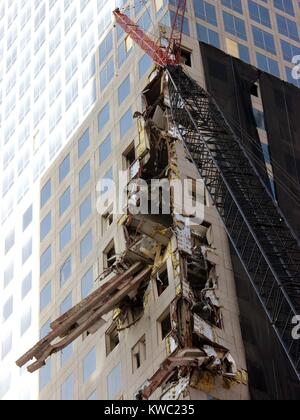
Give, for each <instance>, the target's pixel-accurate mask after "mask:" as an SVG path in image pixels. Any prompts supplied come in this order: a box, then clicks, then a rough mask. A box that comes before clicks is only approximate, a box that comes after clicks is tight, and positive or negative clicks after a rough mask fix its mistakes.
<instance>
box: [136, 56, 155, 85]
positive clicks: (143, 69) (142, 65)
mask: <svg viewBox="0 0 300 420" xmlns="http://www.w3.org/2000/svg"><path fill="white" fill-rule="evenodd" d="M152 65H153V61H152V60H151V58H150V57H149V55H148V54H144V55H143V57H142V58H141V59H140V61H139V78H140V79H142V78H143V77H145V76H146V74H147V73H148V71H149V69H150V68H151V66H152Z"/></svg>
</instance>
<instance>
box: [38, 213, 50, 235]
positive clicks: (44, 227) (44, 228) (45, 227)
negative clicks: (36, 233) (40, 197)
mask: <svg viewBox="0 0 300 420" xmlns="http://www.w3.org/2000/svg"><path fill="white" fill-rule="evenodd" d="M51 220H52V218H51V211H50V212H49V213H48V214H47V216H45V217H44V219H43V220H42V222H41V226H40V240H41V241H43V240H44V239H45V238H46V236H47V235H48V233H49V232H50V230H51Z"/></svg>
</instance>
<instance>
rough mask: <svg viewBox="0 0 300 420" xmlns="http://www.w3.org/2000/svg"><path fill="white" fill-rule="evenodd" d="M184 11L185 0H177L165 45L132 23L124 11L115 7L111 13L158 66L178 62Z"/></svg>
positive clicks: (176, 63)
mask: <svg viewBox="0 0 300 420" xmlns="http://www.w3.org/2000/svg"><path fill="white" fill-rule="evenodd" d="M185 11H186V0H178V4H177V9H176V12H175V16H174V19H173V22H172V28H171V34H170V38H169V43H168V46H167V47H164V46H162V45H160V44H159V43H158V42H156V41H154V40H153V39H151V38H150V37H149V36H148V35H147V34H146V33H145V32H144V31H143V29H141V28H140V27H139V26H138V25H137V24H136V23H134V22H133V21H132V20H131V19H130V17H128V16H127V15H126V14H125V13H122V12H121V11H120V9H116V10H115V11H114V12H113V14H114V16H115V19H116V22H117V23H118V24H119V25H120V27H121V28H122V29H123V30H124V31H125V33H127V35H128V36H130V38H132V39H133V41H135V43H136V44H137V45H139V47H140V48H141V49H142V50H143V51H145V53H147V54H148V55H149V56H150V57H151V58H152V60H153V61H154V62H155V64H157V65H158V66H160V67H166V66H167V65H171V66H172V65H173V66H175V65H178V64H180V58H181V53H180V52H181V43H182V33H183V28H184V17H185Z"/></svg>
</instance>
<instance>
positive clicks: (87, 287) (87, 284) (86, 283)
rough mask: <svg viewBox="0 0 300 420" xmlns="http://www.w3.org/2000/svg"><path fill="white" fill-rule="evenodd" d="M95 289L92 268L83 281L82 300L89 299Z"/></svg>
mask: <svg viewBox="0 0 300 420" xmlns="http://www.w3.org/2000/svg"><path fill="white" fill-rule="evenodd" d="M93 288H94V274H93V268H90V269H89V271H88V272H87V273H85V275H84V276H83V277H82V279H81V298H82V299H85V298H86V297H88V296H89V295H90V294H91V292H92V290H93Z"/></svg>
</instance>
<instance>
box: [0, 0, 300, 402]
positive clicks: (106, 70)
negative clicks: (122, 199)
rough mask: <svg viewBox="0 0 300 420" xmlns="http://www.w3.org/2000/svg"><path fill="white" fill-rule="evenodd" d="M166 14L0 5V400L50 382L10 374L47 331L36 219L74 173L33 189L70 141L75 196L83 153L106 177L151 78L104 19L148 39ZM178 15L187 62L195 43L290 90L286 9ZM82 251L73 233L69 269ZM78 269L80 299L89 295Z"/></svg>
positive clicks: (296, 47)
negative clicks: (130, 24) (122, 15)
mask: <svg viewBox="0 0 300 420" xmlns="http://www.w3.org/2000/svg"><path fill="white" fill-rule="evenodd" d="M174 5H176V0H169V1H167V0H148V1H146V0H145V1H144V0H135V1H134V0H130V1H125V0H123V1H121V0H120V1H115V0H80V1H79V0H64V1H62V0H0V147H1V153H0V158H1V162H0V180H1V189H0V194H1V209H0V211H1V214H0V224H1V235H0V237H1V245H0V260H1V267H0V310H1V319H0V323H1V326H0V345H1V347H0V398H1V399H9V398H11V399H19V398H23V399H29V398H32V399H36V398H38V395H39V391H40V390H43V389H44V388H45V387H47V386H48V385H49V383H50V382H51V381H52V385H51V386H52V387H54V382H53V369H51V366H50V368H49V366H48V367H47V366H46V368H45V369H44V370H43V372H42V374H41V375H40V376H39V375H28V374H27V373H26V372H25V369H22V370H21V371H20V370H19V369H18V368H17V367H16V366H15V365H14V361H15V360H16V359H17V358H18V357H19V356H20V353H22V352H23V349H24V350H25V349H26V348H28V347H30V346H31V345H32V343H33V342H34V341H36V340H37V339H38V338H39V337H40V336H43V335H45V333H46V332H47V331H48V328H49V322H48V321H49V319H46V318H47V316H48V315H49V313H47V314H46V315H45V313H43V311H44V310H45V308H47V307H48V305H49V304H50V305H51V301H52V299H51V298H52V295H53V293H54V292H53V288H52V286H51V281H50V280H51V279H50V278H48V282H46V283H45V284H43V287H42V288H41V290H40V275H43V274H44V273H46V272H47V269H48V268H49V265H50V262H49V261H51V262H53V261H56V259H55V256H54V255H53V251H52V249H51V243H49V241H48V239H47V236H48V235H49V232H51V229H52V228H53V226H54V223H56V222H55V221H54V220H53V218H52V215H51V209H50V208H49V209H48V213H47V214H43V219H42V221H40V214H41V211H42V212H43V211H44V209H45V207H46V206H47V204H48V201H49V198H51V196H52V192H53V190H54V188H56V187H57V185H60V184H62V185H64V181H65V180H66V177H67V176H68V175H69V174H70V173H71V174H72V171H74V167H75V166H76V163H75V162H74V161H73V160H72V158H70V157H69V156H68V155H67V154H65V156H63V159H60V161H59V164H57V165H58V176H57V179H55V180H53V179H52V181H51V180H50V181H49V182H48V181H47V180H43V181H45V182H43V185H42V189H41V188H40V180H41V177H42V176H43V175H44V174H45V172H46V171H47V170H48V169H49V167H50V165H52V163H53V162H54V161H55V162H56V160H55V159H56V158H57V156H61V155H60V152H61V151H62V149H63V148H64V147H65V146H66V145H67V143H68V142H69V140H70V139H76V148H78V150H77V151H76V153H77V154H78V157H77V158H78V159H80V158H81V157H82V160H81V161H80V162H79V163H78V166H80V168H79V169H80V170H79V174H78V184H79V186H78V188H79V190H80V191H81V190H84V188H85V186H86V185H87V183H88V182H89V181H90V177H91V176H93V170H94V166H93V165H92V163H91V162H90V161H89V160H88V161H85V157H84V154H85V152H86V150H88V148H89V147H90V145H91V144H93V145H94V146H95V147H94V148H95V151H96V150H98V148H97V149H96V146H97V142H98V143H99V144H98V146H99V156H98V155H97V159H98V157H99V161H100V162H101V163H102V164H103V172H104V173H103V174H102V175H107V176H108V177H111V176H112V169H111V162H112V159H113V158H112V150H113V147H114V142H118V141H119V140H122V139H125V140H126V138H127V136H128V134H129V133H132V131H130V130H133V129H134V122H133V121H132V114H133V112H134V111H135V110H136V109H138V108H139V92H140V90H141V87H142V86H143V81H145V77H146V76H147V74H148V73H149V71H150V69H151V66H152V63H151V60H150V59H149V58H148V57H147V56H145V55H144V54H143V53H142V52H141V51H140V50H139V49H138V47H137V46H135V45H133V44H132V42H131V40H130V39H128V38H126V36H125V34H124V33H123V31H122V30H120V29H119V28H118V27H115V26H114V23H113V18H112V10H113V9H114V8H115V7H117V6H118V7H124V8H125V10H126V13H129V14H130V16H131V17H132V19H134V20H135V21H136V22H138V23H139V25H140V26H141V27H143V28H144V30H145V31H149V32H150V33H154V34H155V36H156V37H157V36H158V34H159V26H158V24H160V25H161V26H169V25H170V22H171V21H172V17H173V16H174V10H175V9H174ZM187 5H188V11H187V16H186V21H185V25H184V34H185V36H184V47H185V48H186V49H187V50H189V51H191V52H192V53H193V46H194V45H195V43H197V41H203V42H206V43H209V44H212V45H214V46H216V47H218V48H220V49H222V50H224V51H226V52H228V53H229V54H231V55H233V56H235V57H240V58H241V59H242V60H244V61H246V62H248V63H251V64H253V65H255V66H256V67H258V68H260V69H262V70H264V71H267V72H270V73H272V74H274V75H275V76H278V77H280V78H282V79H285V80H287V81H289V82H291V83H293V84H295V85H296V86H298V87H300V78H298V77H297V74H296V72H295V71H294V69H295V65H296V64H297V63H299V62H300V57H298V59H297V56H300V41H299V31H300V8H299V2H298V1H296V0H255V1H254V0H246V1H242V0H216V1H214V0H207V1H203V0H193V1H192V0H188V1H187ZM191 59H192V60H193V54H192V58H191ZM195 60H196V59H195ZM144 84H145V83H144ZM86 121H88V122H89V123H90V124H87V123H86ZM77 141H78V145H77ZM116 150H117V149H116ZM74 153H75V152H74ZM97 153H98V151H97ZM61 157H62V156H61ZM76 179H77V173H76ZM76 185H77V184H76ZM71 197H72V191H70V190H68V188H66V190H65V191H61V199H60V200H59V203H58V206H59V210H58V211H59V215H60V217H61V216H63V215H64V214H65V212H66V211H67V210H68V209H69V206H70V202H71ZM82 198H84V199H83V200H82V202H80V203H79V202H78V203H79V205H80V222H79V223H80V226H82V225H84V223H85V220H86V218H87V217H88V216H87V215H89V213H90V208H91V207H92V206H93V204H92V202H91V199H90V197H89V196H88V195H87V196H86V197H82ZM77 226H78V225H76V224H74V223H72V222H71V221H70V220H66V221H65V224H64V226H61V229H60V238H59V252H60V253H62V254H63V252H64V250H65V249H67V247H68V244H69V243H70V242H72V238H73V237H74V230H75V229H77ZM94 234H95V233H94ZM93 244H95V240H94V241H93V231H90V230H88V231H86V232H84V237H82V238H81V242H80V250H79V257H78V258H79V259H80V258H82V259H85V258H86V255H89V254H90V252H92V251H93ZM40 246H41V248H42V250H43V252H42V255H41V256H40ZM63 256H64V257H65V263H64V264H60V263H58V264H57V266H56V271H59V274H58V273H56V274H55V273H54V274H53V275H58V276H59V281H60V283H61V286H63V285H64V284H65V283H67V281H68V278H69V276H70V272H71V271H72V258H70V255H68V252H66V254H65V255H64V254H63ZM60 258H63V257H60ZM73 258H74V257H73ZM86 268H87V271H86V273H82V279H83V280H82V287H83V289H84V290H83V291H82V293H83V296H85V295H86V294H87V291H90V289H91V288H90V283H91V280H90V278H91V274H90V272H89V270H88V268H89V267H86ZM72 303H75V302H74V298H73V299H72V297H70V295H69V294H68V295H66V296H64V300H62V301H61V302H59V305H61V307H60V309H59V310H57V312H61V313H63V312H64V311H65V310H67V309H68V308H69V307H70V306H71V305H72ZM56 304H57V305H58V303H57V302H56ZM57 305H56V306H57ZM53 310H54V309H53ZM40 317H41V318H42V320H43V322H42V323H41V321H40V319H41V318H40ZM41 325H43V327H42V328H41ZM69 350H70V349H69ZM62 357H63V356H62ZM65 357H66V358H68V354H67V353H65ZM78 363H79V362H78ZM80 363H81V361H80ZM82 363H83V366H84V375H85V376H84V378H83V381H84V383H85V382H87V381H88V379H89V377H90V376H91V375H92V374H93V371H94V370H95V369H96V366H97V355H96V351H95V350H94V348H93V347H92V348H91V350H90V351H89V353H87V354H83V355H82ZM119 371H120V366H119V365H117V368H116V369H115V370H114V371H112V373H111V375H112V376H108V382H107V383H108V385H107V386H108V388H109V389H112V387H113V384H115V382H116V380H115V377H116V378H117V377H119V373H120V372H119ZM114 375H115V377H114ZM109 378H110V379H109ZM61 382H62V383H61V384H60V385H61V397H62V398H64V399H65V398H67V397H72V395H73V391H72V390H73V388H74V382H73V377H72V372H70V374H69V376H68V377H66V378H64V381H61ZM105 386H106V385H105ZM87 394H88V392H87V391H86V395H85V397H86V398H87V397H88V395H87ZM76 396H77V398H79V397H80V395H79V394H78V393H77V394H76ZM90 397H91V398H92V397H95V394H94V393H91V395H90Z"/></svg>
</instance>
